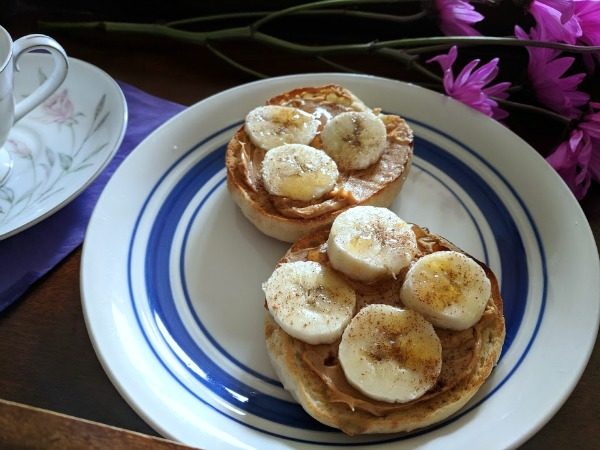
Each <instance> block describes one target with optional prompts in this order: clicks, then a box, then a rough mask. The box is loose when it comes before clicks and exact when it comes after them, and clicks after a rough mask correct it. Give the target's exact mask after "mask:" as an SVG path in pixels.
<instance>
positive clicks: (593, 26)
mask: <svg viewBox="0 0 600 450" xmlns="http://www.w3.org/2000/svg"><path fill="white" fill-rule="evenodd" d="M573 4H574V7H575V9H574V17H575V19H576V21H577V22H578V24H579V27H580V29H581V36H580V37H579V40H580V41H581V42H583V43H585V44H588V45H600V1H598V0H594V1H592V0H579V1H575V2H573Z"/></svg>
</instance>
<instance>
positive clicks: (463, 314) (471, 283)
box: [400, 251, 491, 330]
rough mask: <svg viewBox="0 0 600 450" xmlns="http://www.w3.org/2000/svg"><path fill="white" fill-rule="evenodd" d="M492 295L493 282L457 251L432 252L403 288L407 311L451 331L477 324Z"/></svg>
mask: <svg viewBox="0 0 600 450" xmlns="http://www.w3.org/2000/svg"><path fill="white" fill-rule="evenodd" d="M490 295H491V285H490V280H489V279H488V277H487V276H486V274H485V271H484V270H483V269H482V268H481V266H480V265H479V264H477V263H476V262H475V261H474V260H473V259H472V258H469V257H468V256H466V255H464V254H462V253H460V252H455V251H443V252H435V253H430V254H428V255H426V256H423V257H422V258H420V259H418V260H417V261H416V262H415V263H414V264H413V265H412V267H411V268H410V269H409V270H408V273H407V274H406V278H405V280H404V284H403V285H402V288H401V289H400V299H401V300H402V303H404V305H405V306H406V307H407V308H411V309H414V310H415V311H418V312H420V313H421V314H423V315H424V316H425V317H427V319H429V321H431V323H433V324H434V325H436V326H438V327H440V328H448V329H451V330H464V329H466V328H469V327H472V326H473V325H475V324H476V323H477V322H478V321H479V319H481V316H482V314H483V312H484V310H485V307H486V305H487V303H488V300H489V298H490Z"/></svg>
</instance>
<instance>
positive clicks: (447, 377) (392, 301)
mask: <svg viewBox="0 0 600 450" xmlns="http://www.w3.org/2000/svg"><path fill="white" fill-rule="evenodd" d="M413 231H414V232H415V234H416V236H417V242H418V246H419V252H420V254H419V255H417V258H418V257H421V256H423V255H425V254H428V253H433V252H436V251H442V250H458V249H457V248H456V247H455V246H453V245H452V244H450V243H449V242H447V241H445V240H443V239H442V238H438V237H437V236H433V235H431V234H429V233H428V232H427V230H425V229H422V228H420V227H418V226H416V225H413ZM326 239H327V234H326V232H324V233H321V236H316V237H315V240H314V242H311V243H310V244H309V246H308V247H304V248H295V247H292V248H291V249H290V251H289V252H288V254H287V255H286V256H285V258H284V259H283V260H282V261H281V262H282V263H283V262H292V261H298V260H311V261H317V262H319V263H321V264H324V265H329V261H328V258H327V243H326ZM484 269H485V270H486V273H487V274H488V277H490V272H489V269H488V268H485V267H484ZM406 271H407V269H405V270H403V271H402V272H401V273H400V274H399V276H398V277H396V279H389V280H384V281H378V282H377V283H375V284H365V283H361V282H358V281H355V280H352V279H349V278H346V281H347V282H348V283H349V284H350V285H351V286H352V287H353V288H354V289H355V291H356V293H357V306H356V311H355V313H356V312H358V311H359V310H360V309H361V308H362V307H364V306H366V305H368V304H372V303H385V304H389V305H393V306H397V307H402V306H403V305H402V303H401V301H400V296H399V291H400V287H401V286H402V283H403V281H404V277H405V275H406ZM340 275H341V274H340ZM342 276H343V275H342ZM490 279H491V281H492V285H493V289H495V290H496V291H497V289H498V286H497V283H496V281H495V278H494V277H493V276H492V277H490ZM499 314H501V312H500V311H498V310H497V307H496V305H495V304H494V302H493V301H490V302H489V303H488V305H487V307H486V310H485V312H484V314H483V316H482V318H481V319H480V321H479V322H478V323H477V324H475V326H473V327H471V328H468V329H466V330H462V331H453V330H444V329H440V328H436V329H435V330H436V333H437V335H438V337H439V338H440V341H441V344H442V370H441V373H440V375H439V377H438V379H437V382H436V384H435V385H434V387H433V388H432V389H430V390H429V391H428V392H426V393H425V394H424V395H423V396H421V397H419V398H417V399H415V400H413V401H411V402H408V403H402V404H399V403H387V402H383V401H378V400H374V399H372V398H369V397H367V396H365V395H363V394H362V393H361V392H359V391H358V390H356V389H355V388H354V387H352V386H351V385H350V384H349V383H348V381H347V380H346V377H345V375H344V372H343V370H342V367H341V365H340V363H339V360H338V358H337V354H338V346H339V340H338V341H337V342H335V343H333V344H322V345H310V344H306V343H303V342H301V341H297V342H296V345H297V348H298V349H300V351H301V358H302V361H303V362H304V363H305V364H306V366H307V367H308V368H310V370H311V371H313V372H314V373H315V374H316V375H317V376H318V377H319V378H320V379H321V380H322V381H323V383H324V384H325V386H326V387H327V395H328V400H329V401H330V402H332V403H338V404H340V405H346V406H347V407H348V408H349V409H350V410H352V411H354V410H355V409H358V410H361V411H364V412H366V413H369V414H372V415H373V416H377V417H381V416H385V415H387V414H389V413H392V412H395V411H399V410H402V409H405V408H410V407H411V406H412V405H414V404H415V403H418V402H423V401H426V400H430V399H433V398H434V397H435V396H437V395H440V394H442V393H443V392H446V391H447V390H449V389H452V388H453V387H454V386H456V385H458V384H459V383H460V382H461V381H463V380H465V379H466V378H467V377H469V376H470V375H471V374H472V372H473V371H474V370H476V366H477V361H478V359H479V358H480V357H481V352H482V333H481V330H482V329H483V328H485V327H486V326H487V321H489V320H494V318H495V317H497V316H498V315H499Z"/></svg>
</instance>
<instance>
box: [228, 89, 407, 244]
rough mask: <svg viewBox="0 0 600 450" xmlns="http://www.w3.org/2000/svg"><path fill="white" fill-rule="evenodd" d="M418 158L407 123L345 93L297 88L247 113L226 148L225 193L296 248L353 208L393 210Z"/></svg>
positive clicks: (255, 220)
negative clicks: (413, 163) (371, 207)
mask: <svg viewBox="0 0 600 450" xmlns="http://www.w3.org/2000/svg"><path fill="white" fill-rule="evenodd" d="M412 155H413V135H412V130H411V129H410V127H409V126H408V124H407V123H406V122H405V121H404V119H402V118H401V117H399V116H396V115H390V114H383V113H381V112H380V111H379V110H378V109H371V108H369V107H367V106H366V105H365V104H364V103H363V102H362V101H361V100H360V99H358V98H357V97H356V96H355V95H354V94H353V93H352V92H350V91H349V90H347V89H345V88H343V87H341V86H337V85H326V86H318V87H305V88H299V89H294V90H292V91H289V92H285V93H283V94H281V95H278V96H276V97H273V98H271V99H270V100H268V102H267V104H266V105H263V106H257V107H256V108H254V109H252V110H251V111H249V112H248V114H247V116H246V119H245V121H244V125H243V126H242V127H240V129H239V130H238V131H237V132H236V134H235V136H234V137H233V138H232V139H231V141H230V142H229V144H228V146H227V154H226V166H227V187H228V189H229V192H230V193H231V195H232V198H233V199H234V201H235V202H236V204H237V205H238V206H239V207H240V209H241V210H242V212H243V213H244V215H245V216H246V217H247V218H248V219H249V220H250V221H251V222H252V223H253V224H254V225H255V226H256V227H257V228H258V229H259V230H260V231H262V232H263V233H265V234H267V235H269V236H272V237H274V238H277V239H280V240H283V241H287V242H294V241H296V240H297V239H299V238H300V237H301V236H304V235H307V234H309V233H311V232H313V231H315V230H317V229H318V228H322V227H325V226H329V225H330V224H331V223H332V222H333V220H334V219H335V217H336V216H337V215H338V214H340V213H341V212H342V211H345V210H347V209H348V208H351V207H353V206H356V205H375V206H389V205H390V204H391V202H392V201H393V200H394V198H395V197H396V196H397V195H398V193H399V191H400V189H401V187H402V184H403V183H404V180H405V179H406V177H407V175H408V171H409V168H410V164H411V161H412Z"/></svg>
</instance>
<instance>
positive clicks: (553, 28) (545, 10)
mask: <svg viewBox="0 0 600 450" xmlns="http://www.w3.org/2000/svg"><path fill="white" fill-rule="evenodd" d="M550 3H556V2H549V1H545V2H542V1H540V0H534V1H533V2H531V5H530V6H529V12H530V13H531V15H532V16H533V17H534V18H535V21H536V23H537V28H538V29H539V31H540V33H541V34H543V35H544V37H545V39H544V40H546V41H557V42H566V43H567V44H574V43H575V41H576V40H577V38H579V37H580V36H581V35H582V30H581V26H580V25H579V22H578V21H577V19H576V18H575V17H573V13H572V10H573V2H572V1H571V2H568V3H570V4H571V13H570V14H569V15H568V19H565V17H567V16H566V15H564V14H562V13H561V11H560V10H559V9H556V8H555V7H553V6H551V5H549V4H550Z"/></svg>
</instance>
